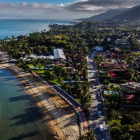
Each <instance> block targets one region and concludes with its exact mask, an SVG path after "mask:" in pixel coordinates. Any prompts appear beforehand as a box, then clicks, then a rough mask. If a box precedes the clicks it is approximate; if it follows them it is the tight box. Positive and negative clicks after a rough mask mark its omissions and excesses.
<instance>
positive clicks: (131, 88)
mask: <svg viewBox="0 0 140 140" xmlns="http://www.w3.org/2000/svg"><path fill="white" fill-rule="evenodd" d="M120 87H121V89H122V91H123V92H127V93H135V92H137V91H139V90H140V83H136V82H129V83H125V84H121V85H120Z"/></svg>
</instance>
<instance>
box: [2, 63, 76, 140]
mask: <svg viewBox="0 0 140 140" xmlns="http://www.w3.org/2000/svg"><path fill="white" fill-rule="evenodd" d="M1 67H6V68H7V69H8V70H9V71H10V72H11V73H12V74H13V75H15V76H16V77H17V78H18V79H19V80H20V81H21V83H22V84H23V85H24V88H25V89H26V91H27V93H28V94H30V95H32V97H34V99H35V101H36V106H38V107H39V108H40V110H41V112H42V114H43V120H44V122H45V125H46V127H47V128H49V129H50V130H51V132H52V135H51V136H50V138H49V140H56V139H61V140H77V139H78V137H79V126H78V124H77V114H76V113H75V111H74V109H73V108H72V107H71V106H70V105H69V104H68V103H67V102H66V101H64V99H62V98H61V97H60V96H59V95H58V94H57V93H56V92H55V91H53V90H52V88H51V87H49V86H47V85H44V84H43V83H42V82H41V81H40V80H39V79H38V78H36V77H34V76H33V75H31V74H29V73H25V72H23V71H22V70H21V69H20V68H18V67H16V66H15V65H13V64H1Z"/></svg>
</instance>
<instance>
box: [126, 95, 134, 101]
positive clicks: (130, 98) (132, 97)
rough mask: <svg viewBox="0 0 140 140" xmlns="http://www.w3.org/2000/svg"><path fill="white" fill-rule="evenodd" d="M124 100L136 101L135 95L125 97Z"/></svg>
mask: <svg viewBox="0 0 140 140" xmlns="http://www.w3.org/2000/svg"><path fill="white" fill-rule="evenodd" d="M124 98H125V99H126V100H136V96H135V95H125V96H124Z"/></svg>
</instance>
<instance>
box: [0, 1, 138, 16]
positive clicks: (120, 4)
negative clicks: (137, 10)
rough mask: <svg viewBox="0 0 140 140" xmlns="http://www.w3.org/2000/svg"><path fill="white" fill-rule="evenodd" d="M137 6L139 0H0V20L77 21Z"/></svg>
mask: <svg viewBox="0 0 140 140" xmlns="http://www.w3.org/2000/svg"><path fill="white" fill-rule="evenodd" d="M138 4H140V0H0V18H21V19H22V18H24V19H78V18H85V17H91V16H93V15H97V14H99V13H103V12H105V11H107V10H110V9H121V8H131V7H133V6H136V5H138Z"/></svg>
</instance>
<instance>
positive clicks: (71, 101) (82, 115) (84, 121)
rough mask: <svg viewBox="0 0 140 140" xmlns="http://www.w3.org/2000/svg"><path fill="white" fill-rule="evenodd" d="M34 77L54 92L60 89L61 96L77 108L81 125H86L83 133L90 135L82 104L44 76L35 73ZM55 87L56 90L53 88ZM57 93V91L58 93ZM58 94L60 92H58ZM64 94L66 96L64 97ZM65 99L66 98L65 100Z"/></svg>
mask: <svg viewBox="0 0 140 140" xmlns="http://www.w3.org/2000/svg"><path fill="white" fill-rule="evenodd" d="M33 75H34V76H35V77H37V78H38V79H40V80H41V81H42V82H43V83H44V84H47V85H48V86H50V87H51V88H52V89H53V90H54V91H56V90H55V89H54V88H56V89H58V90H59V91H61V93H60V94H61V95H62V96H64V95H65V97H66V98H67V100H68V101H69V102H70V103H71V104H72V105H74V106H75V108H76V109H77V110H78V112H79V114H78V115H79V119H80V121H81V123H83V125H84V128H83V131H84V132H83V133H82V134H84V133H85V134H87V133H88V123H87V120H86V117H85V114H84V112H83V110H82V109H81V104H80V103H78V102H77V101H76V100H75V99H74V98H73V97H71V96H70V95H69V94H68V93H66V92H65V91H64V90H62V89H61V88H60V87H58V86H57V85H52V84H51V83H50V82H49V81H46V80H45V79H44V78H43V77H42V76H40V75H39V74H37V73H35V72H34V73H33ZM52 86H54V88H53V87H52ZM56 92H57V91H56ZM57 93H58V92H57ZM63 94H64V95H63ZM65 97H64V98H65ZM80 116H81V117H82V120H81V117H80Z"/></svg>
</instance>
